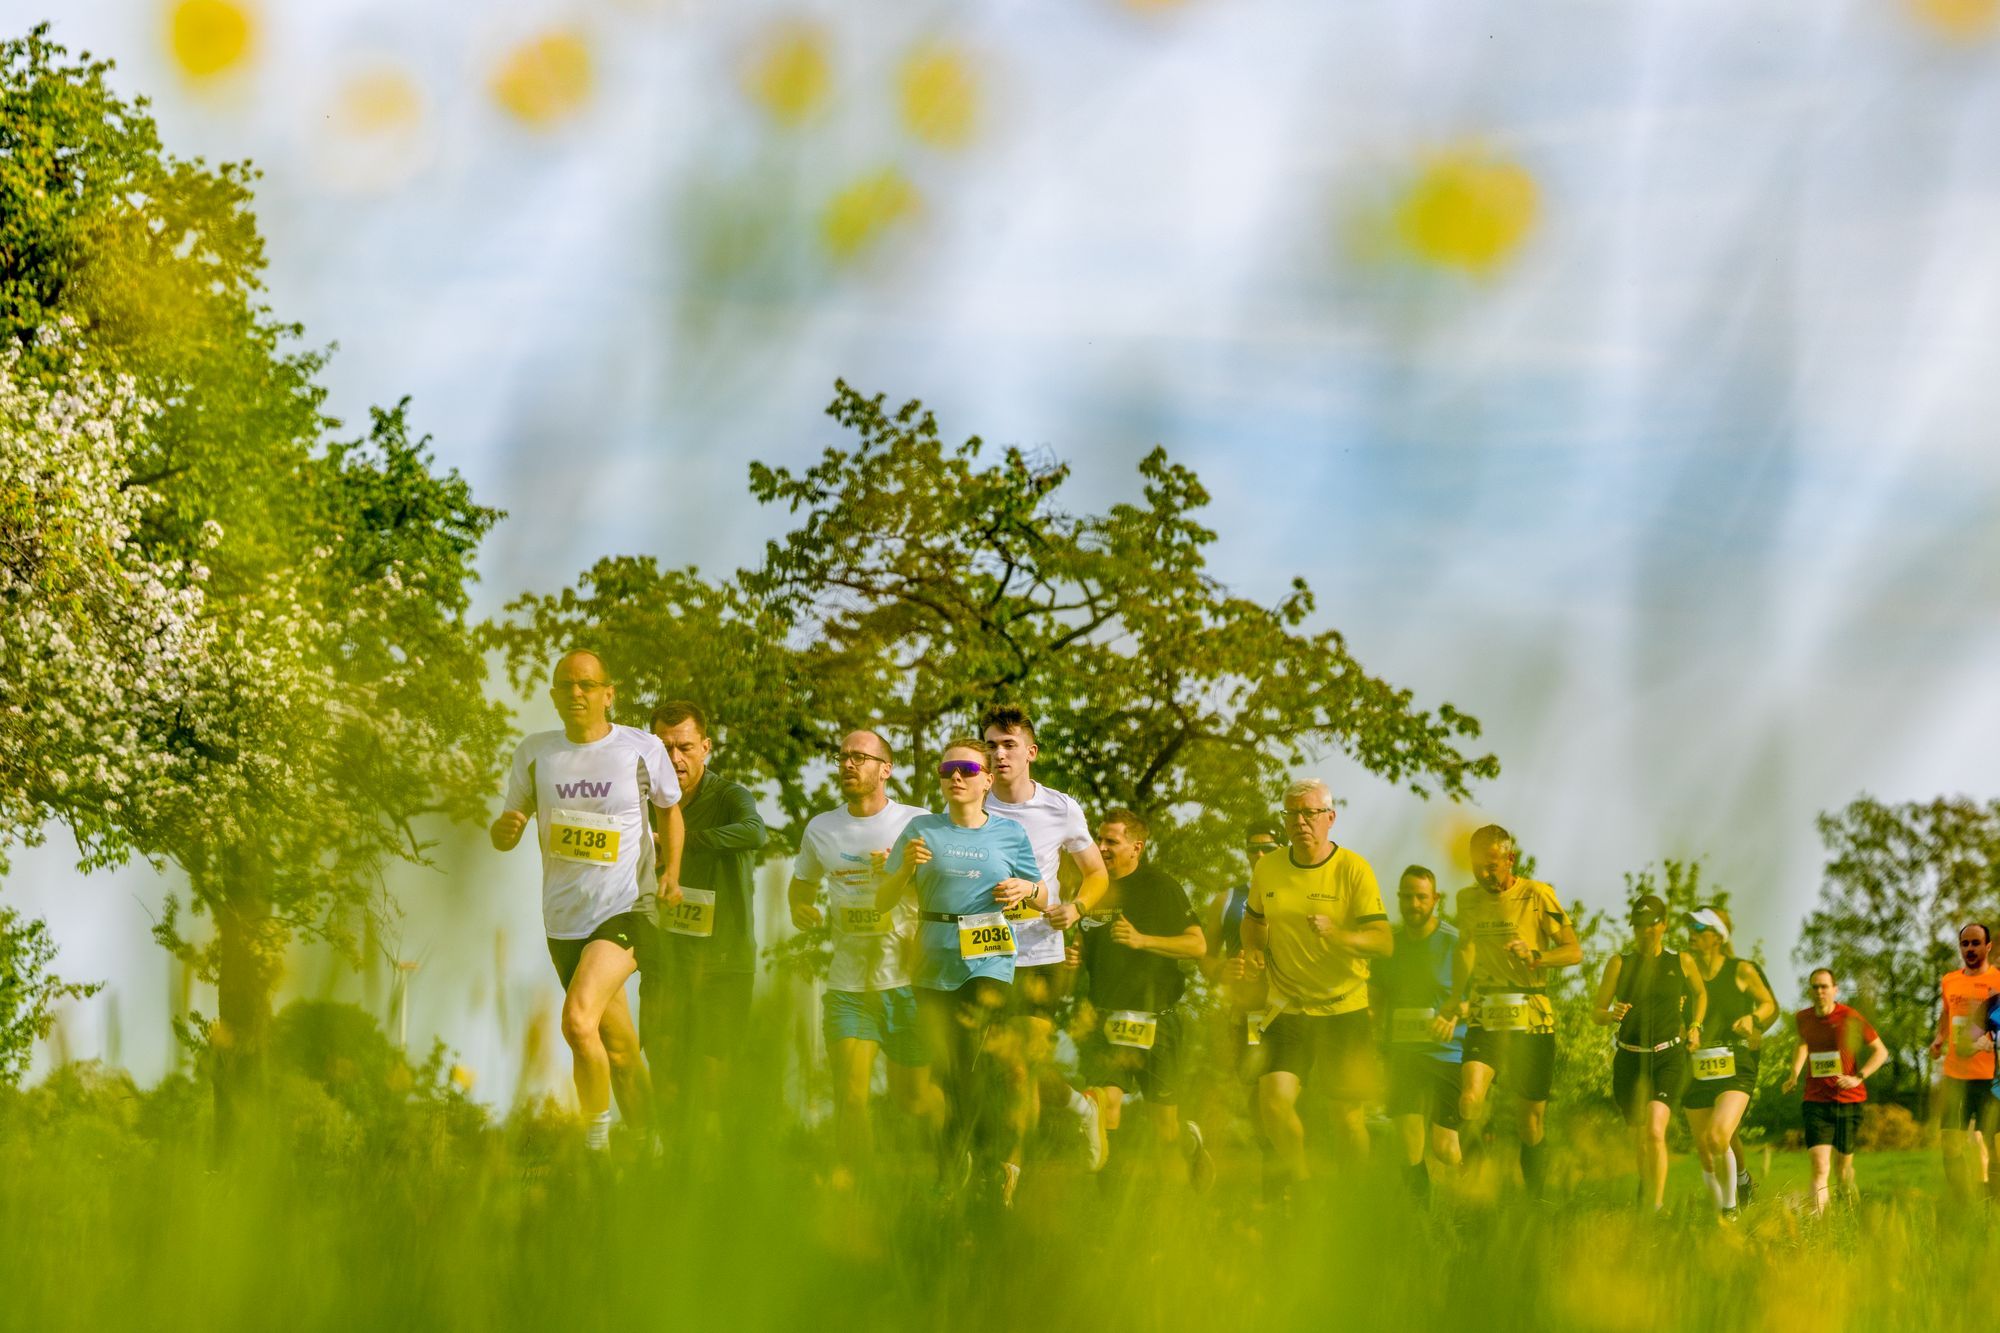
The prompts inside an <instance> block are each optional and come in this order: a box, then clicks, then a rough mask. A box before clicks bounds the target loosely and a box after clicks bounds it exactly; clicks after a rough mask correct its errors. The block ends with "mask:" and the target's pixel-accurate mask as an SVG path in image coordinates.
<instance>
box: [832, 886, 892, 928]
mask: <svg viewBox="0 0 2000 1333" xmlns="http://www.w3.org/2000/svg"><path fill="white" fill-rule="evenodd" d="M895 913H896V909H895V908H893V907H877V906H876V905H875V891H874V890H873V889H850V890H847V891H846V892H844V893H841V894H840V895H839V896H838V897H836V898H835V899H834V904H833V920H834V925H835V926H836V927H838V928H839V930H840V933H841V934H843V935H888V934H893V933H894V931H895V928H896V921H895Z"/></svg>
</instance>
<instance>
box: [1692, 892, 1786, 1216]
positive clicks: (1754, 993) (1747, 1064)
mask: <svg viewBox="0 0 2000 1333" xmlns="http://www.w3.org/2000/svg"><path fill="white" fill-rule="evenodd" d="M1687 924H1688V931H1689V935H1688V940H1689V942H1690V944H1691V945H1692V947H1691V948H1690V950H1689V952H1690V953H1692V954H1693V955H1694V960H1695V970H1696V971H1697V972H1699V973H1700V974H1701V978H1702V981H1703V983H1704V984H1705V985H1706V986H1707V988H1708V1022H1707V1024H1706V1027H1707V1035H1706V1037H1705V1039H1704V1041H1703V1044H1702V1045H1700V1046H1698V1047H1696V1048H1694V1049H1692V1050H1691V1051H1690V1053H1689V1059H1690V1061H1691V1063H1692V1065H1693V1068H1692V1070H1691V1075H1692V1077H1691V1080H1690V1082H1689V1083H1688V1089H1687V1095H1686V1096H1684V1097H1683V1098H1682V1099H1681V1109H1682V1110H1684V1111H1686V1112H1687V1118H1688V1129H1689V1130H1690V1131H1691V1132H1692V1133H1693V1135H1694V1150H1695V1153H1696V1154H1697V1155H1698V1156H1699V1157H1700V1158H1701V1176H1702V1183H1703V1184H1705V1185H1707V1186H1708V1191H1709V1197H1710V1198H1711V1199H1712V1200H1713V1201H1714V1203H1715V1208H1716V1211H1717V1212H1720V1213H1722V1214H1724V1215H1725V1216H1727V1215H1729V1214H1731V1213H1734V1212H1735V1211H1736V1209H1737V1207H1738V1206H1739V1205H1741V1204H1746V1203H1748V1202H1750V1192H1751V1189H1752V1188H1753V1182H1752V1181H1751V1179H1750V1169H1749V1165H1748V1162H1747V1161H1746V1159H1745V1158H1744V1155H1743V1145H1742V1143H1741V1142H1739V1141H1738V1140H1737V1138H1736V1131H1737V1127H1738V1126H1740V1125H1741V1124H1742V1123H1743V1117H1744V1114H1745V1113H1746V1112H1748V1111H1749V1109H1750V1099H1751V1098H1752V1097H1753V1096H1755V1095H1756V1092H1757V1066H1758V1063H1759V1059H1760V1048H1761V1047H1762V1046H1763V1035H1764V1029H1765V1028H1767V1027H1769V1026H1770V1025H1771V1022H1772V1020H1774V1019H1776V1018H1777V1016H1778V1001H1777V999H1776V997H1774V996H1773V995H1772V994H1771V983H1770V980H1769V979H1768V978H1767V977H1765V975H1764V969H1763V968H1761V967H1759V966H1757V964H1756V963H1754V962H1752V961H1751V960H1750V959H1748V958H1738V957H1737V956H1736V954H1735V953H1734V951H1733V950H1732V949H1731V948H1730V932H1731V930H1732V929H1733V924H1732V922H1731V921H1730V919H1729V913H1728V911H1726V910H1725V909H1724V908H1722V907H1720V906H1718V905H1716V904H1714V903H1710V904H1708V905H1706V906H1703V907H1700V908H1697V909H1696V910H1695V911H1694V912H1693V913H1692V914H1690V915H1689V917H1688V921H1687Z"/></svg>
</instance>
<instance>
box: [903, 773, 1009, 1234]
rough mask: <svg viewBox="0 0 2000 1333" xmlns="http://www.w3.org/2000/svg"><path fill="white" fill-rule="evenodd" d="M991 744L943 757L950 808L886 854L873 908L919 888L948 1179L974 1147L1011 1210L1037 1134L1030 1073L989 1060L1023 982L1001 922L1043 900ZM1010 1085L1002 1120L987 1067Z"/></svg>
mask: <svg viewBox="0 0 2000 1333" xmlns="http://www.w3.org/2000/svg"><path fill="white" fill-rule="evenodd" d="M987 762H988V754H987V749H986V744H985V742H983V741H977V740H955V741H953V742H951V744H949V745H947V746H945V748H944V753H943V755H942V757H941V758H940V760H939V762H938V778H939V781H940V782H941V784H942V786H943V788H944V799H945V813H944V814H941V815H939V814H922V815H918V816H917V817H916V818H914V819H912V820H911V821H910V822H909V823H908V824H906V825H904V827H903V832H902V834H901V835H900V836H899V837H898V838H897V839H896V845H895V848H894V850H893V851H892V852H891V853H890V857H889V871H890V873H889V876H888V877H887V878H886V879H884V880H883V881H882V886H881V888H880V889H879V890H878V891H877V892H876V895H875V904H876V906H878V907H882V908H891V907H894V906H895V905H896V904H897V903H898V902H899V901H900V900H901V899H902V898H903V897H904V896H905V895H906V894H908V893H910V892H911V891H912V890H913V889H914V891H915V893H916V899H917V907H918V909H919V914H920V916H921V918H922V924H921V925H920V926H919V927H918V935H917V949H916V955H915V956H916V966H915V967H914V969H913V972H912V980H913V981H914V982H915V984H916V994H917V1019H918V1022H919V1023H920V1024H921V1025H922V1028H923V1031H924V1035H925V1039H926V1049H927V1050H928V1052H929V1054H930V1057H931V1066H932V1068H934V1069H936V1070H938V1071H939V1073H940V1075H941V1076H942V1077H943V1079H944V1082H945V1091H946V1093H947V1095H948V1097H949V1107H950V1115H949V1118H948V1122H947V1123H948V1126H949V1129H950V1131H951V1132H949V1133H948V1134H946V1135H945V1136H944V1137H943V1138H942V1139H940V1141H939V1145H940V1157H939V1163H940V1168H941V1170H940V1176H941V1178H942V1179H944V1180H945V1181H946V1182H947V1183H948V1182H949V1180H950V1174H949V1173H950V1170H951V1168H953V1167H955V1166H956V1164H957V1163H959V1162H960V1161H961V1160H963V1158H964V1156H965V1154H966V1153H967V1152H968V1151H970V1152H971V1153H972V1154H973V1155H974V1163H975V1165H977V1166H980V1167H983V1168H985V1169H986V1171H987V1173H988V1174H989V1175H990V1176H992V1177H994V1178H996V1179H997V1183H998V1185H999V1192H1000V1201H1001V1203H1002V1204H1003V1205H1006V1206H1011V1205H1012V1204H1013V1201H1014V1190H1015V1187H1016V1186H1017V1185H1018V1184H1019V1183H1020V1179H1021V1167H1020V1151H1021V1139H1022V1137H1023V1136H1024V1135H1025V1134H1026V1132H1027V1128H1028V1100H1029V1087H1028V1080H1027V1072H1026V1069H1025V1068H1024V1067H1023V1066H1022V1065H1021V1064H1020V1063H1019V1062H1018V1061H1017V1060H1012V1059H1005V1060H1002V1059H997V1058H989V1059H987V1060H984V1061H982V1060H981V1059H980V1057H981V1055H982V1054H984V1053H985V1052H986V1051H987V1050H988V1049H989V1044H990V1043H989V1036H990V1032H989V1029H990V1027H991V1024H992V1022H993V1020H994V1019H996V1018H998V1017H999V1016H1000V1014H1001V1012H1002V1010H1004V1009H1005V1007H1006V1005H1007V1003H1008V999H1007V992H1008V991H1009V990H1010V989H1011V988H1012V985H1013V981H1014V958H1015V951H1016V945H1015V937H1014V932H1013V931H1012V930H1011V929H1009V927H1008V923H1007V919H1006V917H1005V916H1004V915H1003V913H1004V912H1005V911H1006V909H1007V908H1010V907H1014V906H1017V905H1018V904H1020V903H1023V902H1032V903H1034V904H1035V905H1037V906H1040V905H1042V903H1043V902H1044V901H1045V895H1044V891H1043V887H1042V884H1041V881H1040V880H1038V879H1035V878H1033V876H1036V875H1038V874H1040V869H1039V867H1038V866H1037V865H1036V863H1035V849H1034V848H1033V847H1032V846H1030V845H1029V842H1028V836H1027V834H1026V833H1025V832H1024V831H1023V830H1022V828H1021V826H1020V825H1019V824H1016V823H1015V822H1014V821H1013V820H1011V819H999V818H995V817H993V816H991V815H988V814H987V813H986V808H985V801H986V794H987V792H988V791H989V790H990V789H991V787H992V783H993V778H992V774H991V773H990V772H989V771H988V769H987ZM982 1065H984V1066H985V1067H986V1069H987V1070H988V1071H989V1072H990V1073H992V1074H994V1075H996V1076H997V1077H998V1079H999V1080H1000V1082H1001V1083H1002V1084H1003V1085H1004V1087H1003V1089H1002V1093H1001V1097H1000V1098H999V1100H1001V1101H1003V1103H1004V1104H1003V1106H1002V1108H1001V1113H1000V1115H999V1116H998V1117H997V1123H994V1121H995V1119H996V1117H993V1116H991V1115H989V1114H988V1106H989V1104H990V1103H991V1102H992V1101H993V1100H995V1099H994V1098H990V1097H987V1096H985V1095H983V1092H984V1088H983V1080H981V1079H980V1078H979V1077H978V1075H979V1074H980V1073H981V1066H982Z"/></svg>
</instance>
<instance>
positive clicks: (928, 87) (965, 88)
mask: <svg viewBox="0 0 2000 1333" xmlns="http://www.w3.org/2000/svg"><path fill="white" fill-rule="evenodd" d="M896 92H897V99H898V100H897V105H898V107H899V109H900V110H901V112H902V118H903V128H905V129H906V130H908V131H909V132H910V133H911V134H913V135H915V136H916V137H917V138H919V139H921V140H923V141H924V142H925V143H928V144H931V145H932V146H934V147H937V148H962V147H964V146H965V145H966V144H968V143H970V142H971V141H972V139H973V136H974V135H975V134H977V133H978V130H979V74H978V71H976V70H975V69H974V68H973V67H972V62H971V60H970V59H968V58H967V57H966V55H965V54H964V53H962V52H959V51H955V50H952V49H950V48H948V47H941V46H926V47H923V48H921V49H919V50H917V51H916V52H914V53H912V54H911V56H910V57H909V59H907V60H905V61H904V62H903V67H902V69H901V71H900V72H899V73H898V76H897V80H896Z"/></svg>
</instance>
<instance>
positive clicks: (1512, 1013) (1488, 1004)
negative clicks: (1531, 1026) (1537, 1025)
mask: <svg viewBox="0 0 2000 1333" xmlns="http://www.w3.org/2000/svg"><path fill="white" fill-rule="evenodd" d="M1479 1026H1481V1027H1483V1028H1485V1029H1486V1030H1487V1031H1488V1032H1526V1031H1527V1030H1528V997H1527V996H1526V995H1523V994H1522V993H1521V992H1519V991H1506V992H1504V993H1500V994H1494V995H1485V996H1481V997H1480V1000H1479Z"/></svg>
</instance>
